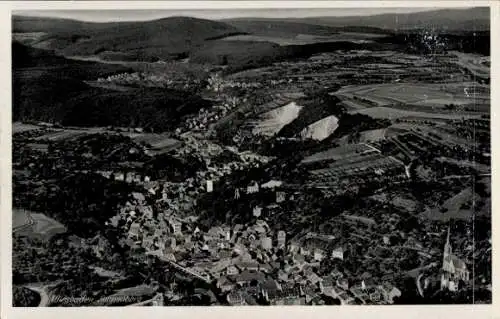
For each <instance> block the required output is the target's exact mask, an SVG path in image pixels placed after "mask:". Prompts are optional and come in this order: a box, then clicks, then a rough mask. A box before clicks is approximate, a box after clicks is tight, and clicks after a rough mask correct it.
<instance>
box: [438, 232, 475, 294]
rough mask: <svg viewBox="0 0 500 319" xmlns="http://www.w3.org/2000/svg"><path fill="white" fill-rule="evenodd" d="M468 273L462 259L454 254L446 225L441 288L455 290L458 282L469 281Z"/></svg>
mask: <svg viewBox="0 0 500 319" xmlns="http://www.w3.org/2000/svg"><path fill="white" fill-rule="evenodd" d="M469 276H470V273H469V271H468V270H467V265H466V264H465V262H464V261H463V260H461V259H460V258H458V257H457V256H455V255H454V254H453V252H452V249H451V244H450V228H449V227H448V236H447V237H446V244H445V245H444V252H443V268H442V275H441V289H448V290H450V291H457V289H458V282H459V281H460V280H461V281H464V282H467V281H469Z"/></svg>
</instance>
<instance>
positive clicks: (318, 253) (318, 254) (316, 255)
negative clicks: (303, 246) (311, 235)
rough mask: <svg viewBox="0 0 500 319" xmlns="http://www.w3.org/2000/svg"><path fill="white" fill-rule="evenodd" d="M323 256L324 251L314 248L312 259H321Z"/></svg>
mask: <svg viewBox="0 0 500 319" xmlns="http://www.w3.org/2000/svg"><path fill="white" fill-rule="evenodd" d="M323 258H325V251H324V250H323V249H319V248H316V249H315V250H314V260H317V261H321V260H323Z"/></svg>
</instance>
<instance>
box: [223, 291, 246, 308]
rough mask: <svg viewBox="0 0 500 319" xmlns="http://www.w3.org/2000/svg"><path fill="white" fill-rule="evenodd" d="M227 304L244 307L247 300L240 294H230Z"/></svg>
mask: <svg viewBox="0 0 500 319" xmlns="http://www.w3.org/2000/svg"><path fill="white" fill-rule="evenodd" d="M227 302H228V303H229V304H230V305H231V306H242V305H245V304H246V302H245V298H243V296H242V295H241V293H239V292H230V293H229V294H228V295H227Z"/></svg>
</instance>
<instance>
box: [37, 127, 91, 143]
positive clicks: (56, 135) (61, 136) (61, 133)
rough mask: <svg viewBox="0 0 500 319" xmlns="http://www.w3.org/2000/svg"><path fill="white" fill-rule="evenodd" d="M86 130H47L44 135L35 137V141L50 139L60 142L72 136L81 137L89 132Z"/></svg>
mask: <svg viewBox="0 0 500 319" xmlns="http://www.w3.org/2000/svg"><path fill="white" fill-rule="evenodd" d="M90 133H91V132H90V131H87V130H67V129H64V130H56V131H54V132H49V133H47V134H45V135H42V136H38V137H36V138H35V140H36V141H46V140H47V141H51V142H60V141H64V140H68V139H72V138H77V137H82V136H83V135H86V134H90Z"/></svg>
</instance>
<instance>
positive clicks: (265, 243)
mask: <svg viewBox="0 0 500 319" xmlns="http://www.w3.org/2000/svg"><path fill="white" fill-rule="evenodd" d="M260 245H261V247H262V249H265V250H270V249H271V248H273V240H272V239H271V237H263V238H262V239H261V242H260Z"/></svg>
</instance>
